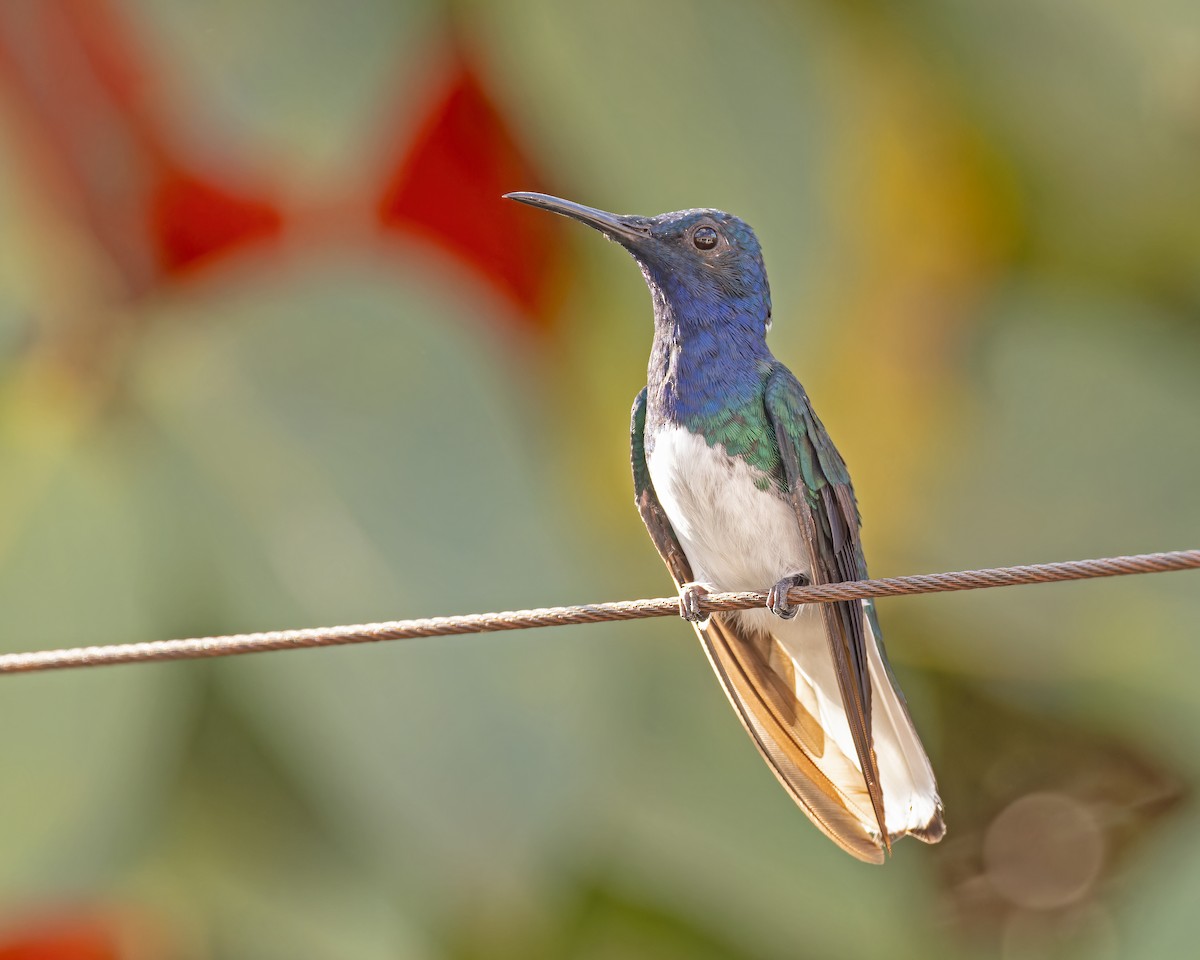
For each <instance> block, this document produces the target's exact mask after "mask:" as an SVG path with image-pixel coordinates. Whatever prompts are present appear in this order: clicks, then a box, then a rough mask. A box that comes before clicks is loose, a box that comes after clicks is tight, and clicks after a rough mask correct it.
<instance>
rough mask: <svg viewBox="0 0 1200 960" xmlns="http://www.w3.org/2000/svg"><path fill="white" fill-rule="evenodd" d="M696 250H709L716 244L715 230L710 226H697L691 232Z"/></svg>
mask: <svg viewBox="0 0 1200 960" xmlns="http://www.w3.org/2000/svg"><path fill="white" fill-rule="evenodd" d="M692 243H694V244H695V245H696V249H697V250H711V249H712V248H713V247H715V246H716V245H717V231H716V230H714V229H713V228H712V227H697V228H696V230H695V232H694V233H693V234H692Z"/></svg>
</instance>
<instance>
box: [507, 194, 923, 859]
mask: <svg viewBox="0 0 1200 960" xmlns="http://www.w3.org/2000/svg"><path fill="white" fill-rule="evenodd" d="M507 197H508V198H510V199H512V200H519V201H520V202H522V203H527V204H530V205H531V206H535V207H540V208H542V209H543V210H549V211H552V212H554V213H559V214H562V215H563V216H567V217H571V218H573V219H575V220H578V221H580V222H581V223H585V224H587V225H588V226H590V227H594V228H595V229H596V230H599V231H600V232H601V233H603V234H604V235H605V236H607V237H608V238H609V239H610V240H614V241H616V242H617V243H619V244H620V245H621V246H623V247H624V248H625V249H626V250H628V251H629V252H630V253H631V254H632V255H633V257H634V259H635V260H636V261H637V262H638V265H639V266H640V267H641V268H642V275H643V276H644V277H645V278H646V283H647V285H648V286H649V287H650V294H651V297H652V299H653V301H654V343H653V346H652V347H651V350H650V367H649V371H648V375H647V380H648V382H647V385H646V387H645V388H644V389H643V390H642V392H641V393H640V394H638V397H637V400H635V401H634V404H633V422H632V424H631V442H632V448H633V452H632V459H633V479H634V486H635V489H636V501H637V507H638V511H639V512H640V513H641V515H642V520H643V521H645V524H646V528H647V529H648V530H649V531H650V536H651V538H652V539H653V540H654V545H655V547H657V548H658V552H659V554H660V555H661V556H662V558H663V561H664V562H665V563H666V565H667V568H668V569H669V570H670V572H671V576H672V577H673V578H674V579H675V584H676V587H677V588H678V590H679V596H680V612H681V614H682V616H683V617H684V618H685V619H687V620H690V621H691V622H692V624H693V625H694V626H695V628H696V633H697V634H698V635H699V637H700V641H701V643H702V644H703V645H704V649H705V651H706V652H707V653H708V658H709V661H710V662H711V663H712V666H713V669H714V670H715V671H716V673H717V677H718V678H719V679H720V681H721V684H722V686H723V687H724V688H725V693H726V694H727V695H728V696H729V700H730V702H731V703H732V704H733V707H734V709H735V710H736V711H737V713H738V716H739V717H740V718H741V720H742V723H743V724H744V725H745V727H746V730H747V731H748V732H749V734H750V736H751V737H752V738H753V740H754V742H755V744H756V745H757V746H758V749H759V751H760V752H761V753H762V755H763V757H764V758H765V759H766V761H767V763H768V764H770V766H771V769H772V770H774V771H775V775H776V776H777V777H778V778H779V780H780V782H781V783H783V785H784V787H785V788H787V790H788V792H789V793H790V794H791V795H792V797H793V798H794V799H795V800H796V802H797V803H798V804H799V805H800V806H801V808H803V810H804V812H805V813H807V814H808V816H809V817H810V818H811V819H812V821H813V822H814V823H815V824H816V825H817V826H818V827H820V828H821V830H823V831H824V832H825V833H826V834H827V835H828V836H829V837H830V839H832V840H833V841H834V842H835V843H837V844H839V845H840V846H841V847H842V848H843V849H844V850H846V851H847V852H848V853H850V854H852V855H854V856H855V857H858V858H859V859H860V860H865V861H868V862H870V863H882V862H883V860H884V853H885V851H887V850H890V849H891V842H892V841H893V840H895V839H897V838H899V837H902V836H905V835H911V836H914V837H917V838H918V839H919V840H924V841H925V842H927V843H934V842H936V841H938V840H940V839H941V838H942V835H943V834H944V833H945V825H944V823H943V821H942V803H941V800H940V799H939V797H938V791H937V783H936V781H935V780H934V776H933V770H932V768H931V767H930V765H929V759H928V757H926V755H925V750H924V749H923V748H922V746H921V741H920V739H919V738H918V736H917V732H916V730H915V729H914V728H913V724H912V720H911V719H910V718H909V715H908V709H907V708H906V707H905V703H904V696H903V695H902V694H901V693H900V690H899V688H898V687H897V686H896V682H895V680H894V678H893V676H892V673H891V668H890V667H889V666H888V662H887V656H886V655H885V653H884V650H883V640H882V636H881V634H880V632H879V622H878V620H877V618H876V616H875V609H874V606H873V604H872V603H871V601H869V600H864V601H846V602H839V603H832V604H809V605H807V606H796V605H793V604H792V603H790V602H789V601H788V591H789V589H790V588H792V587H795V586H803V585H806V584H810V583H818V584H820V583H832V582H837V581H844V580H861V579H866V576H867V566H866V561H865V560H864V559H863V552H862V544H861V542H860V540H859V522H860V521H859V515H858V506H857V504H856V502H855V499H854V491H853V489H852V488H851V486H850V476H849V474H848V473H847V471H846V465H845V463H843V461H842V458H841V456H840V455H839V454H838V452H837V449H836V448H835V447H834V445H833V441H832V440H830V439H829V435H828V434H827V433H826V432H825V428H824V427H823V426H822V424H821V421H820V420H818V419H817V415H816V414H815V413H814V412H813V409H812V406H811V404H810V403H809V400H808V395H807V394H806V393H805V392H804V388H803V387H802V386H801V385H800V382H799V381H798V380H797V379H796V378H795V376H793V375H792V372H791V371H790V370H788V368H787V367H785V366H784V365H783V364H782V363H780V362H779V361H778V360H776V359H775V357H774V356H773V355H772V354H771V351H770V350H769V349H768V347H767V342H766V336H767V331H768V330H770V329H771V293H770V289H769V287H768V285H767V273H766V268H765V267H764V265H763V258H762V250H761V248H760V247H759V244H758V239H757V238H756V237H755V235H754V231H753V230H751V229H750V227H749V226H748V225H747V224H745V223H743V222H742V221H741V220H739V219H738V218H737V217H734V216H731V215H730V214H728V213H724V212H722V211H720V210H680V211H677V212H675V213H664V214H661V215H659V216H657V217H638V216H618V215H616V214H612V213H605V212H604V211H602V210H596V209H593V208H592V207H585V206H582V205H580V204H577V203H572V202H571V201H569V200H560V199H558V198H557V197H550V196H546V195H545V194H541V193H510V194H507ZM764 587H769V588H770V590H769V593H768V597H767V607H766V608H765V609H757V610H744V611H740V612H736V613H721V614H712V615H711V616H705V615H704V614H703V613H702V611H701V607H700V600H701V598H702V597H703V596H704V594H706V593H708V592H717V591H727V590H729V591H732V590H762V589H763V588H764Z"/></svg>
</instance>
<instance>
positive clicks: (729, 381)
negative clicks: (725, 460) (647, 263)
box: [646, 272, 775, 453]
mask: <svg viewBox="0 0 1200 960" xmlns="http://www.w3.org/2000/svg"><path fill="white" fill-rule="evenodd" d="M646 279H647V282H648V283H649V286H650V291H651V294H652V296H653V299H654V344H653V346H652V348H651V351H650V365H649V369H648V371H647V383H648V390H647V411H646V414H647V415H646V426H647V437H646V445H647V452H649V451H650V449H651V448H652V446H653V434H654V433H655V432H656V428H659V427H662V426H666V425H676V424H677V425H680V426H683V427H686V428H687V429H688V430H691V431H692V432H694V433H699V434H702V435H704V436H705V438H706V439H707V440H708V442H709V443H710V444H714V443H723V444H726V445H727V446H729V445H730V444H729V443H728V442H727V441H728V440H732V439H733V438H732V437H730V436H729V429H730V427H733V426H736V431H735V432H736V433H738V434H739V435H742V436H745V438H746V439H747V440H750V439H751V436H746V434H747V433H748V434H750V435H752V437H753V440H754V441H758V440H760V439H764V438H763V437H762V436H761V435H762V434H763V432H764V431H765V430H766V427H767V422H766V416H765V411H764V410H763V385H764V383H765V381H766V378H767V376H768V375H769V374H770V372H771V366H772V364H773V363H774V362H775V360H774V357H773V356H772V355H771V352H770V350H768V349H767V343H766V323H767V314H768V311H769V309H770V308H769V306H768V305H767V301H766V300H765V297H764V296H763V295H761V294H755V295H750V296H745V297H737V298H729V297H725V298H721V299H720V300H718V301H715V302H714V301H713V299H711V298H705V299H704V300H701V299H698V298H695V297H692V296H690V295H689V291H687V290H686V289H680V288H678V287H676V288H675V289H672V290H664V289H663V287H662V286H660V285H659V284H658V283H657V282H656V281H655V279H654V278H653V277H651V276H650V275H649V273H648V272H647V278H646ZM755 445H757V444H755ZM732 446H735V447H738V446H740V444H739V443H736V442H735V443H733V444H732ZM730 452H731V453H736V452H739V451H737V450H730Z"/></svg>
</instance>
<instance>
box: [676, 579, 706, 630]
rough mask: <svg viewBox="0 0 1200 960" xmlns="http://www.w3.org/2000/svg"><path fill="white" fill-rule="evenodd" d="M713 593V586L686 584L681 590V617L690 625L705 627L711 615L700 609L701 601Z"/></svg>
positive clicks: (694, 583)
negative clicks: (696, 624) (697, 624)
mask: <svg viewBox="0 0 1200 960" xmlns="http://www.w3.org/2000/svg"><path fill="white" fill-rule="evenodd" d="M710 593H712V586H711V584H707V583H696V582H694V581H693V582H692V583H685V584H684V585H683V586H682V587H680V588H679V615H680V616H681V617H683V619H684V620H687V621H688V622H689V623H699V624H701V625H703V624H704V623H706V622H707V621H708V617H709V615H708V614H707V613H705V612H704V611H703V610H702V609H700V601H702V600H703V599H704V598H705V597H707V596H708V595H709V594H710Z"/></svg>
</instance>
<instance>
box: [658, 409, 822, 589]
mask: <svg viewBox="0 0 1200 960" xmlns="http://www.w3.org/2000/svg"><path fill="white" fill-rule="evenodd" d="M648 466H649V468H650V479H651V481H652V482H653V483H654V492H655V493H656V494H657V495H658V500H659V503H661V504H662V506H663V509H664V510H665V511H666V513H667V516H668V517H669V518H670V520H671V526H672V527H674V529H675V534H676V536H678V537H679V543H680V546H682V547H683V552H684V553H685V554H686V555H687V558H688V561H689V562H690V563H691V565H692V576H693V577H694V578H695V579H696V580H697V581H699V582H702V583H705V584H710V585H711V586H713V587H715V588H717V589H718V590H766V589H767V588H768V587H770V586H772V585H774V584H775V583H776V582H777V581H779V580H780V579H782V578H783V577H786V576H789V575H791V574H794V573H808V572H809V571H808V565H807V563H806V562H805V560H804V559H803V558H804V549H803V545H802V543H801V540H800V528H799V525H798V523H797V521H796V515H795V513H794V512H793V510H792V507H791V506H790V505H789V504H788V503H787V502H786V501H785V500H784V499H783V498H781V497H780V495H779V493H778V491H777V490H776V489H775V487H774V486H773V485H771V486H768V487H767V489H766V490H762V489H760V488H759V487H758V486H757V485H756V482H755V481H758V480H761V479H762V478H763V477H764V476H765V475H764V474H763V472H762V471H761V470H758V469H757V468H755V467H752V466H750V465H749V464H748V463H746V462H745V461H744V460H742V459H741V458H740V457H730V456H729V455H728V454H727V453H726V452H725V450H724V448H722V447H720V446H717V447H710V446H709V445H708V443H707V442H706V441H705V439H704V438H703V437H701V436H699V435H698V434H695V433H692V432H691V431H690V430H687V429H685V428H683V427H678V426H672V427H664V428H661V429H660V430H659V431H658V432H657V433H656V434H655V436H654V452H653V453H652V454H651V455H650V459H649V463H648Z"/></svg>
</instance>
